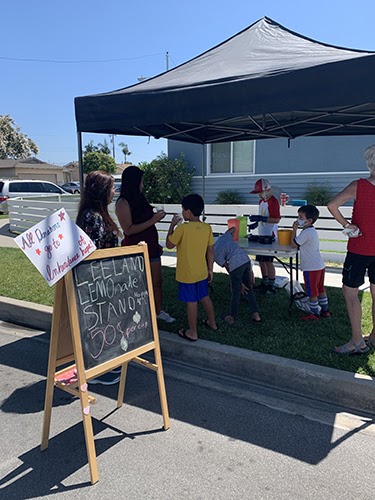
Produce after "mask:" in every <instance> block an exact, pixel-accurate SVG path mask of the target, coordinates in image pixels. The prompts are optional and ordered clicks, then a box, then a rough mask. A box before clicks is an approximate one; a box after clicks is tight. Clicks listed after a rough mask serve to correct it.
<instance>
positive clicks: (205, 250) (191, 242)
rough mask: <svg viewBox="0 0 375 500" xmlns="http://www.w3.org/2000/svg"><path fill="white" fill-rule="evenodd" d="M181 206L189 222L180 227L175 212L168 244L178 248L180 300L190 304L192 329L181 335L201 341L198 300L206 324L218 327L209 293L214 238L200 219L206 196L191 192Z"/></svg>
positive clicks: (183, 331)
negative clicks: (202, 309)
mask: <svg viewBox="0 0 375 500" xmlns="http://www.w3.org/2000/svg"><path fill="white" fill-rule="evenodd" d="M181 205H182V216H183V218H184V220H185V221H187V223H184V224H181V225H180V226H177V224H178V222H179V221H180V217H179V216H177V215H175V216H174V217H173V218H172V221H171V224H170V226H169V230H168V235H167V242H166V246H167V248H169V249H171V248H174V247H177V268H176V280H177V281H178V283H179V289H178V299H179V300H181V301H182V302H186V305H187V316H188V322H189V328H188V329H185V328H182V329H181V330H180V331H179V332H178V334H179V336H180V337H182V338H184V339H186V340H191V341H195V340H198V333H197V318H198V302H200V303H201V304H202V306H203V307H204V310H205V311H206V314H207V319H205V320H203V324H204V325H205V326H206V327H208V328H210V329H212V330H217V329H218V326H217V323H216V320H215V312H214V306H213V304H212V301H211V299H210V297H209V295H208V284H209V283H210V282H211V281H212V278H213V265H214V238H213V235H212V229H211V226H210V225H209V224H206V223H205V222H201V221H200V219H199V217H200V215H201V214H202V212H203V209H204V201H203V198H202V197H201V196H200V195H199V194H189V195H188V196H185V198H184V199H183V200H182V202H181ZM176 226H177V227H176Z"/></svg>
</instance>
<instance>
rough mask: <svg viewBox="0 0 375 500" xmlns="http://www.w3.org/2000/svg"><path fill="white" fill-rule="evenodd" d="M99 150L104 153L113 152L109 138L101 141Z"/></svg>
mask: <svg viewBox="0 0 375 500" xmlns="http://www.w3.org/2000/svg"><path fill="white" fill-rule="evenodd" d="M97 151H99V152H100V153H104V154H105V155H110V154H111V150H110V148H109V145H108V142H107V139H104V141H103V142H99V144H98V149H97Z"/></svg>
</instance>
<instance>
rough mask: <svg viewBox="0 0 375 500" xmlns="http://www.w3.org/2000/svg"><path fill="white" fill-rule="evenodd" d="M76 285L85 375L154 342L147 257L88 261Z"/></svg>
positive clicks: (79, 270) (76, 274) (78, 270)
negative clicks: (146, 264) (92, 369)
mask: <svg viewBox="0 0 375 500" xmlns="http://www.w3.org/2000/svg"><path fill="white" fill-rule="evenodd" d="M73 283H74V291H75V299H76V305H77V313H78V321H79V328H80V335H81V344H82V351H83V360H84V365H85V369H86V370H88V369H90V368H92V367H94V366H97V365H100V364H102V363H104V362H105V361H109V360H112V359H114V358H117V357H118V356H121V355H123V354H126V353H128V352H130V351H132V350H134V349H136V348H138V347H141V346H143V345H146V344H148V343H149V342H152V341H153V330H152V320H151V310H150V298H149V290H148V283H147V274H146V269H145V255H144V253H139V254H138V253H133V254H130V255H114V256H110V257H108V258H100V259H95V258H93V259H87V260H84V261H82V262H80V263H79V264H77V266H76V267H74V269H73Z"/></svg>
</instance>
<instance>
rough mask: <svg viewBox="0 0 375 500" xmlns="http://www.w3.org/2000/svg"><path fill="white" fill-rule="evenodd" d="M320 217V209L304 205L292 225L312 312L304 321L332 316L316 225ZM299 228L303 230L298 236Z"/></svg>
mask: <svg viewBox="0 0 375 500" xmlns="http://www.w3.org/2000/svg"><path fill="white" fill-rule="evenodd" d="M318 217H319V210H318V209H317V208H316V207H315V206H314V205H303V206H302V207H300V208H299V209H298V219H297V220H296V221H295V222H294V223H293V227H292V241H291V245H292V247H293V248H297V247H298V248H299V251H300V267H301V270H302V271H303V279H304V282H305V291H306V294H307V295H308V297H309V306H310V314H309V315H307V316H302V317H301V319H302V320H303V321H319V320H320V318H321V317H322V318H330V317H331V313H330V312H329V309H328V297H327V294H326V291H325V288H324V274H325V264H324V261H323V259H322V256H321V255H320V247H319V236H318V232H317V230H316V229H315V227H314V223H315V222H316V221H317V219H318ZM298 229H301V232H300V233H299V235H298V236H297V230H298Z"/></svg>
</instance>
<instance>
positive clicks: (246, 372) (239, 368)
mask: <svg viewBox="0 0 375 500" xmlns="http://www.w3.org/2000/svg"><path fill="white" fill-rule="evenodd" d="M0 319H1V320H3V321H7V322H9V323H14V324H18V325H23V326H27V327H29V328H36V329H38V330H43V331H50V330H51V321H52V307H48V306H43V305H39V304H34V303H31V302H25V301H22V300H16V299H10V298H8V297H0ZM159 336H160V345H161V350H162V354H163V356H165V357H168V358H172V359H176V360H180V361H184V362H185V363H189V364H191V365H195V366H199V367H200V368H204V369H209V370H214V371H218V372H224V373H225V374H228V375H233V376H236V377H241V378H244V379H249V380H251V381H252V382H257V383H260V384H263V385H267V386H271V387H273V388H275V389H280V390H283V391H289V392H292V393H295V394H298V395H301V396H304V397H311V398H314V399H320V400H322V401H326V402H328V403H331V404H336V405H339V406H344V407H347V408H352V409H355V410H360V411H365V412H370V413H374V411H375V378H373V377H370V376H367V375H359V374H355V373H351V372H347V371H342V370H336V369H334V368H328V367H324V366H319V365H314V364H311V363H305V362H302V361H296V360H292V359H287V358H282V357H279V356H274V355H271V354H263V353H259V352H256V351H250V350H247V349H241V348H238V347H233V346H228V345H224V344H218V343H216V342H210V341H207V340H198V341H197V342H195V343H194V344H192V343H187V342H186V341H185V340H183V339H180V338H179V337H178V335H176V334H174V333H170V332H164V331H160V332H159Z"/></svg>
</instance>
